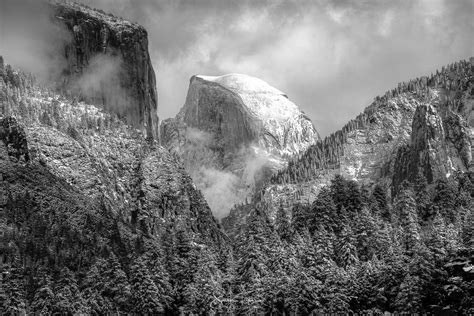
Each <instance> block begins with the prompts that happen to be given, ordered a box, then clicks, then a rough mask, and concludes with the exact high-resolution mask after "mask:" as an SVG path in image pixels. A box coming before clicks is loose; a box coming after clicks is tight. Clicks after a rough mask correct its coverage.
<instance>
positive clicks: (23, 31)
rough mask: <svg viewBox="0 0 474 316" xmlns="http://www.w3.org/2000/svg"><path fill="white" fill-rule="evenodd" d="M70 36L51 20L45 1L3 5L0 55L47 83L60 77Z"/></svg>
mask: <svg viewBox="0 0 474 316" xmlns="http://www.w3.org/2000/svg"><path fill="white" fill-rule="evenodd" d="M69 40H70V35H69V33H68V32H67V31H66V30H65V29H64V28H63V27H62V26H61V25H59V24H58V23H54V22H53V20H52V19H51V11H50V7H49V6H48V5H47V3H46V2H44V1H37V0H2V1H0V55H3V57H4V58H5V61H6V62H7V63H9V64H11V65H14V66H15V67H20V68H22V69H23V70H25V71H27V72H31V73H34V74H36V75H37V77H39V78H40V79H43V80H55V79H57V78H58V76H60V74H61V71H62V70H63V68H64V66H65V64H66V60H65V59H64V57H63V54H61V53H60V52H61V51H62V49H63V47H64V43H65V42H66V41H69Z"/></svg>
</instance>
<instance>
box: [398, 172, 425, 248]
mask: <svg viewBox="0 0 474 316" xmlns="http://www.w3.org/2000/svg"><path fill="white" fill-rule="evenodd" d="M395 209H396V211H397V213H398V216H399V221H400V225H401V227H402V228H403V232H404V237H403V239H404V244H405V248H406V250H408V251H409V252H410V251H411V250H412V249H413V248H414V247H415V246H416V245H417V244H418V243H419V242H420V240H421V237H420V227H419V224H418V217H417V210H416V202H415V198H414V194H413V189H412V188H411V186H410V184H409V183H408V182H406V181H405V182H404V183H402V189H401V191H400V192H399V193H398V195H397V198H396V201H395Z"/></svg>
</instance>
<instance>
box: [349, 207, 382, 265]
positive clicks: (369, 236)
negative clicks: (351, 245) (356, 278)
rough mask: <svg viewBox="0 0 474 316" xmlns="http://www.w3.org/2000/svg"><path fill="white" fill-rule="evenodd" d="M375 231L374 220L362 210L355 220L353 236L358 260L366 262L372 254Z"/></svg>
mask: <svg viewBox="0 0 474 316" xmlns="http://www.w3.org/2000/svg"><path fill="white" fill-rule="evenodd" d="M376 230H377V227H376V224H375V220H374V219H373V218H372V216H371V214H370V212H369V210H368V209H367V208H363V209H362V210H361V211H360V213H359V215H358V216H357V217H356V218H355V225H354V236H355V245H356V247H357V253H358V254H359V258H360V259H361V260H363V261H367V260H369V259H370V258H372V255H373V254H374V252H375V250H374V248H373V247H374V239H375V232H376Z"/></svg>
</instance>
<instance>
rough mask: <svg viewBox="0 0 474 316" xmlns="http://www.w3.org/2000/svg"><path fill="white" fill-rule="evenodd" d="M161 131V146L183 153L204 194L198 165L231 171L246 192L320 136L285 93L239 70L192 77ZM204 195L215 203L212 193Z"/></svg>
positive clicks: (204, 183) (179, 153)
mask: <svg viewBox="0 0 474 316" xmlns="http://www.w3.org/2000/svg"><path fill="white" fill-rule="evenodd" d="M161 133H162V141H163V145H165V146H166V147H167V148H168V149H170V151H174V152H176V153H177V154H178V155H179V156H181V158H182V160H183V161H184V163H185V166H186V168H187V169H188V171H189V173H190V174H191V176H193V175H194V179H195V182H196V183H197V184H198V186H199V183H201V182H202V183H203V186H202V187H200V189H201V190H202V191H203V192H204V194H205V195H206V185H208V184H209V183H213V182H212V181H210V180H209V181H208V180H207V179H206V180H204V181H200V180H199V179H198V177H199V175H196V173H199V174H201V175H202V173H200V172H199V170H202V168H213V169H215V170H218V171H225V172H230V173H231V174H232V175H234V176H235V177H237V180H236V181H234V180H235V179H234V180H233V182H237V183H239V185H238V186H241V187H244V188H245V191H246V192H247V191H250V190H251V188H253V187H254V186H258V185H259V183H262V182H263V181H265V180H266V179H268V178H269V176H270V175H271V174H272V173H273V172H275V171H276V170H278V169H280V168H282V167H284V166H285V165H286V163H287V162H288V160H289V159H290V158H291V157H293V156H294V155H297V154H299V153H301V152H303V151H304V150H306V149H307V148H308V147H309V146H310V145H312V144H314V143H315V142H316V141H317V140H318V139H319V135H318V132H317V131H316V129H315V127H314V126H313V123H312V122H311V120H310V119H309V118H308V117H307V116H306V115H305V114H304V113H303V112H301V111H300V110H299V109H298V107H297V106H296V105H295V104H294V103H293V102H291V101H290V100H289V99H288V97H287V96H286V94H285V93H283V92H281V91H280V90H278V89H276V88H274V87H272V86H271V85H269V84H268V83H266V82H265V81H263V80H261V79H258V78H255V77H251V76H247V75H242V74H228V75H223V76H216V77H214V76H202V75H197V76H193V77H192V78H191V80H190V85H189V90H188V95H187V97H186V103H185V104H184V106H183V108H182V109H181V111H180V112H179V114H178V115H177V116H176V118H174V119H169V120H165V121H164V122H163V123H162V125H161ZM216 186H218V187H222V186H223V185H222V184H219V185H216ZM244 195H245V194H244ZM206 198H207V200H208V201H209V202H210V205H211V208H213V203H212V197H210V196H206ZM233 202H238V200H234V201H233ZM228 206H229V207H230V206H231V205H228ZM216 207H220V208H222V207H224V206H222V205H219V206H215V207H214V208H216Z"/></svg>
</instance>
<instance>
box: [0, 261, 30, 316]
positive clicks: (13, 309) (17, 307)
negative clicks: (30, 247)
mask: <svg viewBox="0 0 474 316" xmlns="http://www.w3.org/2000/svg"><path fill="white" fill-rule="evenodd" d="M23 273H24V270H23V265H22V263H21V262H20V258H19V256H18V255H15V256H14V260H13V262H12V263H11V265H10V266H7V268H6V269H5V272H3V276H4V280H3V283H4V284H3V286H4V289H3V290H4V291H5V301H4V306H3V310H4V311H5V312H6V313H8V314H11V315H17V314H24V313H25V312H26V291H25V283H24V282H25V281H24V275H23Z"/></svg>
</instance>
